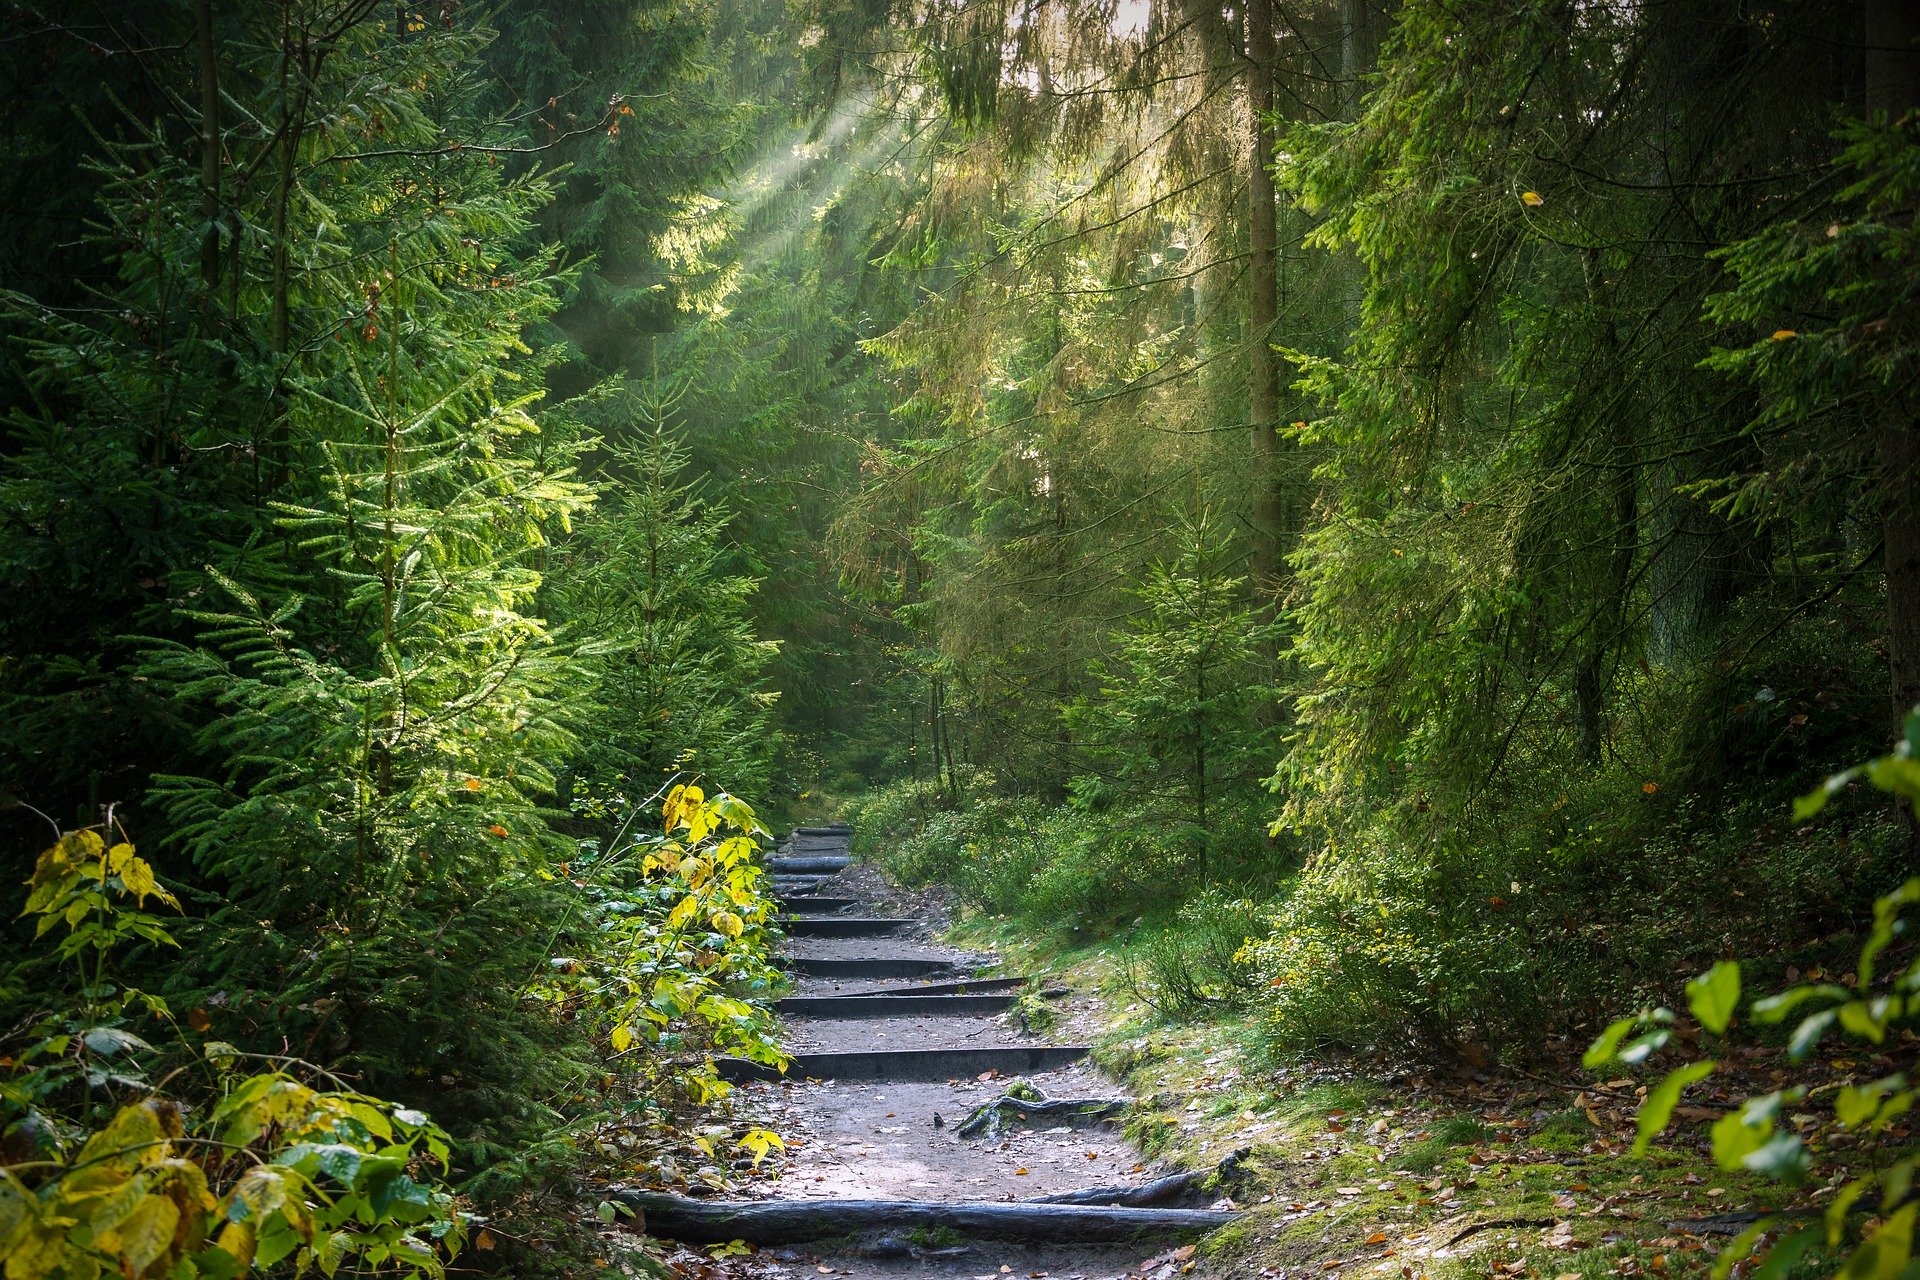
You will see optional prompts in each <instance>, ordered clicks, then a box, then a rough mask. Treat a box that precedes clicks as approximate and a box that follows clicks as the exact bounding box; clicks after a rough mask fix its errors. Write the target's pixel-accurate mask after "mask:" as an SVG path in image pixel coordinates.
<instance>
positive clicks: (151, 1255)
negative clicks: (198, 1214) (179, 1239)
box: [117, 1196, 180, 1275]
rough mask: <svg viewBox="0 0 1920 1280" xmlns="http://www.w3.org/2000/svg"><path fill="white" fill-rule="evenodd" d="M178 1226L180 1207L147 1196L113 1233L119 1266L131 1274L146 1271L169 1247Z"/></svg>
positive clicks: (169, 1201)
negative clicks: (118, 1240) (117, 1247)
mask: <svg viewBox="0 0 1920 1280" xmlns="http://www.w3.org/2000/svg"><path fill="white" fill-rule="evenodd" d="M179 1225H180V1210H179V1207H178V1206H176V1205H175V1204H174V1203H173V1201H171V1200H168V1199H165V1198H164V1197H161V1196H148V1197H147V1198H146V1199H145V1200H143V1201H141V1202H140V1206H139V1208H137V1209H135V1210H134V1211H133V1212H132V1213H130V1214H128V1215H127V1219H126V1221H125V1222H122V1223H121V1224H120V1228H119V1231H118V1232H117V1234H118V1235H119V1237H120V1247H119V1249H118V1253H119V1256H120V1259H121V1262H122V1265H124V1266H125V1267H126V1268H127V1269H128V1270H129V1272H130V1273H131V1274H133V1275H139V1274H141V1273H142V1272H144V1271H146V1269H147V1268H148V1267H150V1266H152V1265H153V1264H154V1263H155V1262H157V1261H159V1260H160V1259H161V1258H162V1257H164V1256H165V1255H166V1254H167V1253H168V1252H169V1251H170V1250H171V1249H172V1247H173V1237H174V1232H175V1230H176V1229H177V1228H178V1227H179Z"/></svg>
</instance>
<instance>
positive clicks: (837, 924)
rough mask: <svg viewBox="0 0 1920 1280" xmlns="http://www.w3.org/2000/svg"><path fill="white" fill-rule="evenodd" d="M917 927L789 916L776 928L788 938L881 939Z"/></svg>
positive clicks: (896, 922) (892, 921) (872, 919)
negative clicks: (782, 931) (785, 933)
mask: <svg viewBox="0 0 1920 1280" xmlns="http://www.w3.org/2000/svg"><path fill="white" fill-rule="evenodd" d="M918 923H920V922H919V921H918V920H901V919H888V918H885V917H882V916H791V917H789V918H788V919H787V920H785V921H783V922H782V923H781V926H780V927H781V928H783V929H785V930H786V931H787V936H788V937H791V938H885V937H888V936H889V935H891V934H896V933H898V932H900V931H901V930H902V929H905V928H908V927H909V926H911V925H916V924H918Z"/></svg>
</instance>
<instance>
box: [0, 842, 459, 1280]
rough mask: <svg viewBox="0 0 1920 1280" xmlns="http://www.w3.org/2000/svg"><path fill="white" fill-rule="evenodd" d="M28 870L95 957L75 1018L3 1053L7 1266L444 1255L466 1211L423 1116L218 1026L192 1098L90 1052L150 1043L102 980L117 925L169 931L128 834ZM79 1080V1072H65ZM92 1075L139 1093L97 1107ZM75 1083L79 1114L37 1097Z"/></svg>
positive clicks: (19, 1279)
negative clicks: (149, 904) (199, 1099)
mask: <svg viewBox="0 0 1920 1280" xmlns="http://www.w3.org/2000/svg"><path fill="white" fill-rule="evenodd" d="M29 884H30V886H31V889H30V892H29V896H28V900H27V907H26V910H25V912H23V914H27V915H36V916H38V917H39V923H38V926H37V930H36V936H37V937H44V936H45V935H46V934H48V933H50V932H52V931H53V930H55V929H57V928H60V927H61V926H63V925H64V926H65V929H66V933H65V936H64V937H63V938H62V939H61V940H60V942H59V943H58V945H57V947H56V951H57V952H58V954H60V955H61V956H62V957H80V958H81V959H82V961H83V962H84V961H85V960H87V959H91V960H92V962H93V963H92V965H91V967H84V964H83V978H84V979H85V980H86V981H87V982H88V983H89V984H90V985H89V986H87V987H86V988H85V990H84V1000H83V1002H82V1003H80V1004H78V1005H77V1006H76V1010H75V1011H76V1012H77V1013H79V1014H80V1015H82V1017H81V1018H79V1019H78V1020H73V1019H67V1018H63V1017H62V1016H61V1015H58V1014H56V1015H54V1016H53V1017H52V1019H50V1020H47V1021H43V1022H42V1023H41V1024H40V1025H39V1026H36V1027H35V1028H34V1030H33V1032H32V1033H30V1039H29V1043H27V1044H26V1045H25V1046H24V1047H23V1048H21V1049H20V1050H19V1051H18V1052H15V1053H13V1054H10V1055H9V1056H8V1057H7V1058H6V1059H5V1060H4V1061H5V1062H6V1063H7V1071H6V1075H5V1077H4V1078H3V1079H0V1118H3V1119H4V1121H5V1124H6V1139H7V1142H6V1145H5V1148H4V1149H5V1151H6V1153H7V1163H6V1164H4V1165H0V1257H4V1258H5V1259H6V1271H5V1274H6V1277H7V1280H96V1278H97V1277H100V1276H103V1275H121V1276H125V1277H128V1278H129V1280H142V1278H144V1277H159V1276H168V1277H172V1278H173V1280H189V1278H190V1277H197V1276H209V1277H230V1276H236V1275H239V1274H241V1273H242V1272H245V1271H247V1270H249V1269H255V1270H260V1271H265V1270H267V1269H269V1268H271V1267H274V1266H276V1265H277V1264H279V1263H281V1262H283V1261H285V1260H287V1259H292V1263H293V1266H294V1268H295V1269H296V1270H298V1271H303V1272H304V1271H309V1270H314V1269H317V1270H319V1271H320V1272H321V1273H322V1274H323V1275H328V1276H331V1275H333V1274H335V1273H336V1272H337V1271H338V1270H339V1269H340V1268H341V1267H342V1266H344V1265H347V1264H348V1263H349V1262H352V1263H355V1264H358V1265H357V1266H356V1267H355V1269H356V1270H357V1269H358V1266H366V1267H372V1268H381V1269H391V1270H393V1271H395V1272H396V1273H400V1274H408V1273H411V1274H418V1275H430V1276H440V1275H443V1274H444V1273H445V1270H446V1262H447V1261H448V1260H449V1259H451V1258H452V1257H453V1256H454V1255H455V1254H457V1253H458V1251H459V1247H460V1245H461V1243H462V1241H463V1240H464V1238H465V1230H466V1228H465V1226H464V1224H463V1222H462V1218H461V1215H460V1213H459V1212H458V1210H457V1209H456V1208H455V1205H454V1200H453V1197H452V1195H451V1194H449V1193H448V1192H447V1191H446V1190H444V1189H442V1188H439V1187H437V1186H435V1185H434V1184H433V1181H432V1180H433V1178H434V1177H435V1175H436V1174H440V1173H444V1172H445V1171H446V1168H447V1152H448V1144H447V1137H446V1135H445V1134H443V1133H442V1132H441V1131H440V1130H439V1129H438V1128H437V1127H435V1126H434V1125H433V1123H432V1122H431V1121H430V1120H429V1119H428V1118H427V1117H426V1116H424V1115H422V1114H420V1113H419V1112H417V1111H410V1110H407V1109H405V1108H401V1107H394V1106H392V1105H391V1104H389V1103H385V1102H382V1101H381V1100H379V1099H377V1098H371V1097H368V1096H366V1095H364V1094H359V1093H352V1092H345V1091H337V1092H335V1091H322V1090H318V1089H315V1088H313V1087H312V1086H310V1085H308V1084H305V1083H303V1082H302V1081H301V1080H299V1079H297V1078H295V1077H294V1076H293V1075H292V1074H290V1073H289V1072H288V1071H286V1070H269V1071H263V1072H248V1071H243V1070H240V1069H238V1068H239V1065H240V1064H241V1063H243V1062H247V1061H250V1060H253V1061H257V1059H254V1058H253V1056H252V1055H244V1054H241V1053H240V1052H239V1051H238V1050H237V1049H235V1048H233V1046H231V1045H227V1044H223V1043H220V1042H218V1041H210V1042H207V1043H205V1044H204V1045H202V1046H200V1051H199V1056H200V1059H201V1061H200V1063H199V1064H198V1065H199V1067H200V1068H201V1069H202V1070H204V1071H205V1073H206V1074H207V1076H208V1077H210V1078H211V1081H212V1084H213V1095H212V1097H211V1098H210V1099H209V1100H208V1103H207V1105H202V1106H196V1107H193V1108H191V1109H190V1110H189V1109H186V1108H183V1107H182V1106H181V1105H180V1103H179V1102H177V1101H175V1100H174V1099H173V1098H171V1097H169V1096H167V1095H165V1094H163V1093H161V1092H160V1091H159V1090H157V1089H155V1090H134V1089H131V1088H128V1086H129V1085H130V1084H132V1083H134V1081H133V1078H132V1077H131V1076H129V1075H128V1074H126V1073H125V1072H124V1071H114V1072H111V1073H109V1072H105V1071H103V1070H101V1069H100V1064H102V1063H106V1062H109V1061H110V1060H112V1059H115V1058H116V1057H119V1056H122V1055H125V1056H134V1055H137V1054H139V1053H140V1052H142V1051H148V1052H150V1050H149V1046H147V1044H146V1042H145V1041H143V1040H141V1039H139V1037H137V1036H135V1035H133V1034H132V1033H131V1032H129V1031H127V1030H125V1029H124V1027H123V1025H122V1022H123V1020H122V1018H121V1017H120V1015H121V1014H122V1013H123V1012H124V1011H125V1010H126V1009H127V1008H128V1007H129V1005H130V1004H131V1002H132V1000H131V997H132V996H133V995H136V994H137V993H118V994H117V995H116V996H114V997H105V995H104V988H105V987H106V983H105V975H106V967H107V962H108V959H109V956H110V952H111V951H112V948H113V945H114V943H115V942H117V941H120V940H122V939H125V938H128V937H138V938H142V939H145V940H148V941H153V942H163V943H170V942H171V941H172V938H171V937H170V936H169V935H168V933H167V932H166V930H165V928H164V926H163V925H162V924H161V922H160V921H159V920H158V919H157V918H156V917H153V916H150V915H147V914H146V913H144V912H142V911H140V910H138V904H140V903H143V902H144V901H145V900H146V899H147V898H148V897H156V898H159V899H160V900H161V901H163V902H167V903H169V904H172V905H175V906H177V905H178V903H177V902H176V901H175V899H174V896H173V894H172V893H170V892H169V891H168V890H167V889H166V888H165V887H164V886H162V885H161V884H160V883H159V881H158V879H157V878H156V877H155V875H154V872H153V868H152V867H151V866H150V865H149V864H148V863H147V862H146V861H145V860H144V859H142V858H140V857H139V856H138V855H137V854H136V853H135V851H134V848H133V845H132V844H131V843H129V842H127V841H125V840H122V841H119V842H117V843H115V844H114V845H113V846H112V847H111V848H109V847H108V846H107V844H106V842H105V840H104V839H103V838H102V837H101V834H100V833H99V832H98V831H94V830H85V831H78V832H73V833H70V834H68V835H65V836H63V837H62V838H61V839H60V840H59V841H58V842H57V843H56V844H55V845H54V846H53V847H52V848H49V849H48V850H46V851H45V852H44V853H42V854H41V855H40V858H39V860H38V862H37V863H36V865H35V867H34V874H33V877H32V879H31V880H30V881H29ZM129 898H131V899H132V900H133V903H134V904H135V905H134V906H131V907H129V906H128V905H126V900H127V899H129ZM141 999H142V1000H144V1002H145V1004H146V1006H147V1008H148V1009H149V1010H150V1011H153V1012H158V1013H162V1014H164V1013H165V1006H164V1004H162V1003H161V1002H159V1001H157V1000H155V999H153V998H151V997H141ZM76 1068H77V1070H76ZM80 1082H84V1083H85V1084H86V1086H87V1088H85V1089H84V1090H79V1091H76V1090H74V1089H73V1088H71V1087H70V1086H72V1085H74V1084H76V1083H80ZM103 1084H104V1085H106V1086H107V1087H108V1088H109V1089H113V1088H114V1087H115V1086H119V1087H120V1089H125V1090H126V1091H127V1092H138V1093H144V1096H138V1097H135V1098H134V1099H133V1100H131V1101H127V1102H124V1103H122V1104H120V1105H118V1106H108V1107H100V1106H98V1105H97V1104H96V1103H95V1101H94V1089H95V1088H96V1087H98V1086H100V1085H103ZM116 1091H117V1090H116ZM70 1098H77V1099H78V1105H77V1107H76V1108H75V1114H69V1115H62V1114H59V1113H58V1112H57V1111H55V1110H54V1109H53V1108H52V1107H51V1106H49V1105H48V1104H49V1103H50V1102H58V1101H62V1100H66V1099H70ZM96 1116H98V1117H103V1121H102V1122H100V1123H98V1124H97V1125H94V1124H92V1123H91V1122H92V1121H93V1120H94V1119H95V1117H96ZM20 1152H25V1156H24V1158H18V1157H17V1153H20Z"/></svg>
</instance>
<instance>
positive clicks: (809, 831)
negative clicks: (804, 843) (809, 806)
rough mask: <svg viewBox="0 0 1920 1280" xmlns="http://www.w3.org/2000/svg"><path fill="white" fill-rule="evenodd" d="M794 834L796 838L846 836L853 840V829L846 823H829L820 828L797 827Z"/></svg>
mask: <svg viewBox="0 0 1920 1280" xmlns="http://www.w3.org/2000/svg"><path fill="white" fill-rule="evenodd" d="M793 834H794V835H796V836H845V837H847V838H849V839H851V838H852V837H853V828H852V827H850V826H848V825H847V824H846V823H844V822H829V823H827V824H826V825H824V826H819V827H795V828H794V829H793Z"/></svg>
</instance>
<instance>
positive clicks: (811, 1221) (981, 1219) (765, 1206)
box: [608, 1190, 1239, 1245]
mask: <svg viewBox="0 0 1920 1280" xmlns="http://www.w3.org/2000/svg"><path fill="white" fill-rule="evenodd" d="M608 1198H609V1199H612V1200H617V1201H619V1202H620V1203H622V1204H624V1205H626V1206H627V1207H628V1208H630V1209H632V1210H634V1214H635V1222H634V1225H635V1226H636V1227H638V1228H640V1229H642V1230H644V1231H645V1232H646V1233H647V1234H648V1235H653V1236H661V1237H664V1238H666V1239H668V1240H679V1241H681V1242H683V1243H686V1244H721V1243H724V1242H726V1241H728V1240H745V1241H746V1242H747V1243H749V1244H755V1245H775V1244H802V1243H805V1242H807V1241H809V1240H825V1239H829V1238H831V1237H834V1236H844V1235H848V1234H858V1233H860V1232H863V1231H886V1232H889V1233H898V1232H901V1231H912V1230H926V1231H940V1230H945V1231H952V1232H956V1233H958V1234H959V1235H962V1236H966V1237H969V1238H971V1239H977V1240H1001V1241H1008V1242H1018V1243H1023V1244H1111V1243H1116V1242H1124V1241H1134V1240H1147V1239H1159V1240H1167V1239H1176V1240H1177V1239H1191V1238H1193V1237H1195V1236H1202V1235H1205V1234H1206V1233H1207V1232H1209V1231H1214V1230H1218V1229H1219V1228H1221V1227H1224V1226H1226V1225H1227V1224H1228V1223H1230V1222H1232V1221H1234V1220H1235V1219H1236V1218H1238V1217H1239V1215H1238V1214H1235V1213H1225V1212H1220V1211H1216V1210H1210V1209H1115V1208H1106V1207H1101V1206H1089V1205H1064V1204H1032V1203H1028V1204H1022V1203H1018V1202H1014V1203H1005V1202H997V1201H978V1200H970V1201H960V1202H958V1203H950V1202H942V1201H938V1200H760V1201H731V1202H730V1201H725V1200H720V1201H714V1200H690V1199H687V1198H686V1197H684V1196H671V1195H665V1194H662V1193H660V1192H651V1191H632V1190H618V1191H614V1192H611V1193H609V1197H608Z"/></svg>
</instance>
